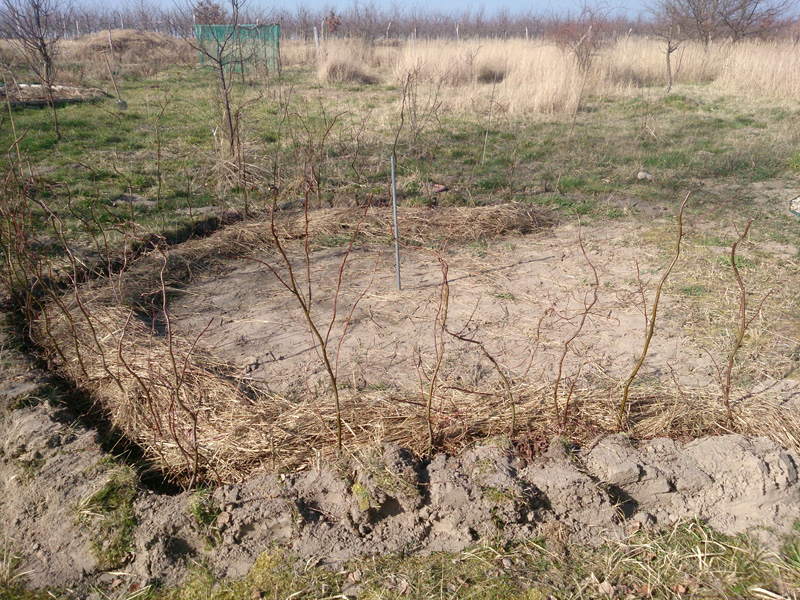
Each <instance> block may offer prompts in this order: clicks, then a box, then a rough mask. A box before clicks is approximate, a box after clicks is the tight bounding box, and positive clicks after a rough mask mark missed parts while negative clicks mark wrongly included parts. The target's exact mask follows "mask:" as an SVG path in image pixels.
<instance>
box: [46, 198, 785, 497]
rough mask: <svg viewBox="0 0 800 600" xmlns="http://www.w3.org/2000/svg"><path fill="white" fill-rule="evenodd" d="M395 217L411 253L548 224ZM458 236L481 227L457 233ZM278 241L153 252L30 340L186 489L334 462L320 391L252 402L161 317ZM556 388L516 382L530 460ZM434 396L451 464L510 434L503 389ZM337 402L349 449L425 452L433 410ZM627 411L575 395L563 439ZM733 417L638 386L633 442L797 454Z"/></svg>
mask: <svg viewBox="0 0 800 600" xmlns="http://www.w3.org/2000/svg"><path fill="white" fill-rule="evenodd" d="M362 210H363V209H358V208H355V209H328V210H320V211H314V212H312V213H310V215H309V221H308V225H307V231H306V220H305V217H304V216H303V215H302V214H297V213H296V212H294V213H288V214H283V215H281V216H280V218H279V220H278V223H277V231H278V234H279V235H280V236H281V238H283V239H286V240H290V239H300V238H303V237H304V236H305V235H306V232H307V234H308V236H309V237H310V238H312V239H317V240H318V239H321V238H325V237H334V238H336V237H338V236H341V235H343V234H350V235H351V234H352V229H351V228H348V227H347V224H348V223H353V222H355V219H356V218H357V215H358V213H361V212H362ZM389 215H390V211H389V209H388V208H373V209H371V210H370V211H369V212H368V217H367V219H366V221H365V222H364V224H363V225H362V229H361V233H360V235H362V241H364V242H365V243H370V242H372V243H376V242H377V243H380V242H386V241H387V240H388V220H389ZM401 216H402V222H403V229H404V231H406V232H407V233H408V239H409V240H412V242H414V243H419V244H430V243H432V242H435V241H437V240H440V239H441V237H442V236H443V235H444V234H445V233H447V232H451V233H452V234H453V235H454V236H455V235H456V233H459V232H460V237H459V236H456V237H458V241H462V242H464V241H469V240H474V239H481V238H483V237H496V236H497V235H500V234H502V233H504V232H508V231H514V232H520V231H522V232H524V231H528V230H531V229H534V228H541V227H543V226H546V225H547V224H548V222H547V221H546V220H545V219H542V218H541V217H539V216H538V215H537V214H535V213H531V212H529V210H523V209H521V208H520V207H518V206H516V205H507V206H494V207H479V208H448V209H437V210H431V209H428V208H407V209H404V210H403V211H402V212H401ZM464 222H469V223H470V224H471V227H470V228H463V227H458V225H459V224H463V223H464ZM270 235H271V234H270V233H269V227H268V226H267V225H265V223H264V222H250V223H244V224H239V225H234V226H230V227H228V228H226V229H224V230H222V231H220V232H218V233H217V234H214V235H213V236H211V237H209V238H206V239H203V240H194V241H191V242H188V243H185V244H183V245H181V246H179V247H177V248H175V249H174V250H171V251H165V252H163V253H162V252H159V251H153V252H151V253H149V254H147V255H145V256H143V257H142V258H141V259H139V260H138V261H136V262H135V263H133V264H132V265H131V266H130V267H129V268H128V269H127V270H126V271H125V272H124V273H123V275H122V276H120V277H118V278H114V279H113V280H111V281H109V280H106V281H99V282H96V283H94V284H91V285H88V284H87V285H85V286H83V287H82V288H81V289H80V293H79V295H76V294H75V293H73V292H71V293H69V294H67V295H65V296H64V297H63V298H62V300H61V301H60V306H57V305H56V304H54V303H51V304H50V305H49V309H48V310H47V311H46V312H45V314H44V315H43V317H42V318H41V319H40V320H39V322H38V324H37V328H36V336H35V337H36V338H37V342H38V343H39V344H40V345H42V346H43V347H45V348H47V349H48V352H49V358H50V361H51V363H52V364H53V365H54V367H55V368H56V369H58V370H59V371H60V372H61V373H62V374H63V375H64V376H66V377H68V378H70V379H71V380H73V381H75V382H76V383H77V385H78V386H79V387H80V388H82V389H84V390H86V391H87V392H89V393H90V394H91V395H92V397H93V398H95V400H96V401H98V402H99V403H100V404H101V405H102V407H103V409H104V410H105V411H106V412H107V413H108V415H109V418H110V420H111V421H112V423H113V424H114V425H115V426H116V427H118V428H119V430H120V431H122V432H123V433H124V434H125V435H126V436H127V437H129V438H130V439H132V440H135V441H136V442H137V443H138V444H139V445H141V446H142V447H143V448H144V449H145V450H146V452H147V453H148V455H149V456H150V457H151V458H152V459H153V460H154V461H156V462H158V463H160V465H161V466H162V468H163V469H164V470H165V471H167V472H168V473H169V474H170V475H171V476H172V477H174V478H175V479H178V480H183V481H187V480H189V479H191V477H192V474H193V473H194V472H195V470H196V471H197V474H198V475H199V476H200V477H202V478H204V479H208V480H212V481H214V480H222V481H227V482H231V481H239V480H242V479H244V478H246V477H248V476H250V475H252V474H253V473H254V472H257V471H261V470H275V469H292V470H294V469H304V468H308V467H310V466H312V465H314V464H315V462H316V461H318V460H319V459H320V458H321V457H324V456H329V455H332V454H334V453H335V447H336V435H335V432H334V429H335V423H336V419H335V408H334V403H333V400H332V398H331V397H330V395H329V394H328V393H327V392H326V391H325V390H324V389H317V390H316V391H314V392H313V393H312V392H311V391H309V394H308V397H305V398H303V399H299V400H298V399H289V398H284V397H279V396H275V395H270V394H266V393H263V392H261V391H259V390H256V389H253V388H251V387H250V386H249V385H248V384H247V383H246V381H244V380H242V379H239V378H238V377H237V376H236V375H235V373H234V371H233V369H232V368H229V367H228V366H227V365H225V364H222V363H221V361H220V360H219V359H218V358H217V357H215V356H213V355H212V354H211V353H210V351H204V350H200V349H199V348H196V347H195V346H194V342H195V340H193V339H185V338H180V337H177V336H170V332H169V328H168V327H167V326H168V322H167V321H166V318H165V315H164V313H163V312H162V310H161V307H162V301H163V297H162V291H163V290H167V291H171V290H173V289H175V288H176V287H179V286H180V285H182V284H183V283H185V282H187V281H189V280H190V279H191V278H192V277H194V276H195V275H196V274H197V273H198V272H201V271H202V270H204V269H209V268H214V267H215V266H218V265H220V264H222V263H223V262H224V261H227V260H230V259H232V258H236V257H239V256H245V255H247V254H249V253H251V252H254V251H256V250H264V249H267V250H269V248H270V247H271V239H270ZM451 239H452V238H451ZM162 278H163V282H164V283H163V287H162V284H161V281H162ZM78 300H80V302H78ZM128 306H133V307H135V308H127V307H128ZM167 314H168V313H167ZM475 351H476V352H477V350H475ZM552 384H553V382H547V381H538V382H533V383H532V382H529V381H518V382H516V384H515V386H514V389H513V392H514V397H515V398H516V399H517V400H516V403H515V407H516V430H517V431H518V432H523V433H522V434H521V435H519V436H518V439H517V442H518V443H519V445H520V447H521V448H522V449H525V448H529V447H531V445H535V441H536V440H537V439H539V438H542V439H544V438H549V437H550V436H551V435H552V433H553V432H554V431H561V430H562V428H563V425H562V424H561V423H558V422H556V420H555V419H554V416H553V410H552V398H551V390H552ZM438 390H439V391H438V393H437V395H436V397H435V401H434V404H433V407H432V408H433V428H434V432H435V438H436V440H437V443H438V445H440V446H441V447H443V448H445V449H447V450H449V451H453V452H455V451H458V450H459V449H461V448H463V447H465V446H466V445H469V444H470V443H472V442H474V441H475V440H480V439H485V438H487V437H494V436H504V435H508V433H509V431H510V429H511V418H512V417H511V407H510V406H509V404H508V400H507V394H506V390H504V389H503V388H502V387H500V386H499V385H498V384H497V382H494V383H486V384H483V385H482V386H480V389H475V390H469V391H467V390H464V389H463V386H462V384H460V383H459V382H457V381H448V380H447V379H444V380H442V381H440V382H439V386H438ZM340 395H341V400H342V418H343V422H344V439H343V442H344V447H345V449H346V451H348V452H354V451H358V450H360V449H362V448H365V447H370V446H373V445H375V444H381V443H387V442H395V443H398V444H400V445H402V446H404V447H408V448H410V449H412V450H413V451H415V452H417V453H419V454H424V453H425V452H427V451H428V449H429V438H428V424H427V421H426V417H425V413H426V410H425V409H426V406H425V404H426V403H425V401H424V400H422V398H421V397H420V396H419V395H408V394H406V395H398V393H391V392H389V391H385V390H377V391H355V390H342V391H341V393H340ZM740 395H741V394H740ZM619 397H620V390H619V385H618V383H617V382H614V381H611V380H603V381H596V380H595V381H591V380H589V379H587V380H582V381H580V382H579V384H578V385H577V386H576V388H575V390H574V394H573V396H572V399H571V403H570V406H571V410H570V413H569V419H568V423H567V426H566V429H565V430H564V431H565V432H566V433H568V434H569V435H572V436H573V437H574V439H575V441H578V442H586V441H589V440H590V439H591V438H593V437H594V436H596V435H598V434H601V433H607V432H611V431H614V429H615V427H616V413H617V406H618V401H619ZM734 416H735V420H734V423H733V425H732V427H731V428H730V429H726V428H724V426H723V424H724V423H725V419H726V415H725V409H724V407H723V406H722V404H721V402H720V401H719V395H718V394H713V393H709V391H708V390H705V389H688V388H684V389H677V390H676V389H672V388H670V389H668V388H664V387H659V386H656V385H653V384H652V383H644V384H643V385H642V386H640V387H639V388H637V389H636V390H633V391H632V399H631V404H630V411H629V429H628V430H629V433H630V434H631V435H633V436H635V437H642V438H649V437H656V436H673V437H675V436H678V437H680V436H692V437H694V436H699V435H704V434H710V433H723V432H725V431H729V430H732V431H737V432H741V433H746V434H751V435H767V436H769V437H771V438H772V439H775V440H777V441H779V442H780V443H782V444H784V445H785V446H788V447H792V448H798V447H800V418H798V417H797V416H796V415H794V414H792V413H791V412H790V411H788V410H786V409H785V408H784V407H781V406H778V405H775V404H773V403H771V402H770V401H769V400H768V398H767V397H766V394H765V395H764V397H763V398H762V397H759V398H749V399H748V401H747V402H740V403H739V404H737V405H736V406H735V411H734Z"/></svg>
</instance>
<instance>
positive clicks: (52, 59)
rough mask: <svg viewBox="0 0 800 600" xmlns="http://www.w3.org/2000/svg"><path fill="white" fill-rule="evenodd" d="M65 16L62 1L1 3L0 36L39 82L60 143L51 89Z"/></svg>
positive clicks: (4, 0) (7, 0)
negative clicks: (50, 111) (51, 113)
mask: <svg viewBox="0 0 800 600" xmlns="http://www.w3.org/2000/svg"><path fill="white" fill-rule="evenodd" d="M68 12H70V7H69V5H68V3H67V2H62V1H61V0H2V3H0V35H2V36H3V39H5V40H6V42H7V43H8V45H9V46H11V48H13V50H14V52H16V53H17V54H18V55H19V56H21V57H22V59H23V60H24V61H25V62H26V63H27V65H28V68H30V70H31V71H32V72H33V74H34V75H35V76H36V77H37V79H39V82H40V83H41V85H42V88H43V89H44V92H45V94H46V96H47V102H48V104H49V105H50V108H51V109H52V111H53V126H54V129H55V132H56V138H57V139H59V140H60V139H61V133H60V131H59V129H58V112H57V111H56V104H55V100H54V97H53V86H54V85H55V82H56V74H57V68H56V67H57V58H58V51H59V43H60V42H61V38H63V37H64V34H65V28H66V23H67V19H66V18H65V17H64V15H65V13H68Z"/></svg>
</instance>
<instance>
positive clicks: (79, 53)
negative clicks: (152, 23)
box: [64, 29, 197, 76]
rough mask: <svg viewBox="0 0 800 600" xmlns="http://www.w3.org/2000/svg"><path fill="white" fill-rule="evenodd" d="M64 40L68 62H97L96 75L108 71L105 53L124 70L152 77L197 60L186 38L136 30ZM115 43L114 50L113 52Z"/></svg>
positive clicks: (117, 30)
mask: <svg viewBox="0 0 800 600" xmlns="http://www.w3.org/2000/svg"><path fill="white" fill-rule="evenodd" d="M110 38H111V39H110V41H109V32H108V31H103V32H100V33H95V34H92V35H87V36H83V37H81V38H78V39H75V40H67V41H65V42H64V55H65V56H64V58H65V59H66V60H67V61H83V62H84V63H85V64H88V65H94V67H95V68H94V71H96V74H97V75H100V74H102V73H104V72H105V69H106V66H105V62H104V59H103V53H104V52H107V53H108V54H109V59H111V60H112V61H114V64H115V65H116V66H117V68H118V69H119V70H120V71H121V72H122V73H138V74H141V75H145V76H151V75H153V74H155V73H157V72H158V71H161V70H163V69H165V68H167V67H169V66H171V65H175V64H186V63H193V62H196V61H197V53H196V52H195V50H194V49H193V48H192V47H191V46H190V45H189V44H188V43H187V42H186V40H183V39H180V38H175V37H172V36H167V35H159V34H156V33H151V32H147V31H138V30H135V29H114V30H112V31H111V32H110ZM112 46H113V52H111V49H112Z"/></svg>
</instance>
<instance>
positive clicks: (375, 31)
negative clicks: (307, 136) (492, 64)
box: [0, 0, 800, 44]
mask: <svg viewBox="0 0 800 600" xmlns="http://www.w3.org/2000/svg"><path fill="white" fill-rule="evenodd" d="M797 2H798V0H653V3H652V4H651V5H650V7H649V9H648V10H647V11H645V12H644V13H643V14H642V15H640V16H639V17H636V18H631V17H628V16H624V15H622V14H621V13H619V12H614V11H611V10H607V9H605V8H604V7H603V5H601V4H599V2H598V3H597V4H594V5H592V4H590V3H587V4H585V5H584V6H583V8H581V9H578V10H576V11H573V12H571V13H558V14H557V13H536V12H532V11H528V12H511V11H510V10H508V9H500V10H498V11H496V12H492V13H488V12H487V11H486V10H485V9H484V8H483V7H479V8H466V9H463V10H461V11H454V12H445V11H441V10H438V9H422V8H419V7H411V8H400V7H398V6H397V5H395V6H393V7H391V8H382V7H378V6H377V5H375V4H374V3H373V2H370V1H366V2H362V1H359V0H353V1H352V3H351V4H350V5H349V6H348V7H346V8H344V9H342V10H341V11H339V10H332V9H331V8H330V7H327V8H312V7H311V6H309V5H305V6H300V7H297V8H294V9H288V8H281V7H272V8H266V7H264V6H261V5H260V4H259V2H258V0H253V1H250V2H246V1H244V0H219V1H215V0H198V1H194V2H192V1H189V2H187V3H185V4H183V5H180V6H172V7H168V8H164V7H162V6H161V3H158V2H156V1H154V0H133V2H129V3H126V4H125V6H123V7H120V8H112V7H109V6H108V5H107V4H106V3H105V2H102V1H99V0H86V1H83V2H81V1H80V0H76V1H74V2H68V1H61V0H59V1H58V2H54V1H50V0H0V28H2V30H3V32H4V36H8V35H12V36H13V35H14V31H15V30H16V29H18V27H17V25H18V23H17V21H18V18H19V15H26V14H31V13H36V11H37V10H39V9H40V8H41V5H42V4H47V9H48V27H53V28H56V29H58V30H59V33H60V35H59V37H73V36H80V35H85V34H88V33H96V32H99V31H104V30H107V29H138V30H142V31H151V32H155V33H161V34H168V35H175V36H186V35H187V34H188V33H189V32H191V27H192V25H193V24H194V23H213V22H225V21H226V20H228V19H230V15H232V14H234V13H235V14H237V15H238V17H237V18H238V22H239V23H253V24H255V23H260V24H266V23H280V24H281V35H282V37H283V38H284V39H287V38H288V39H302V40H311V39H313V36H314V29H315V28H316V30H317V33H318V35H319V36H323V37H328V36H335V37H340V38H348V37H358V38H364V39H367V40H387V39H388V40H392V39H401V40H402V39H413V38H417V39H431V38H445V39H447V38H449V39H468V38H475V37H494V38H503V37H514V38H525V37H528V38H541V37H553V38H562V39H563V38H571V37H573V36H577V38H576V39H575V40H572V41H571V42H570V43H572V44H577V43H578V41H579V40H580V39H581V38H583V37H584V36H585V35H586V34H587V30H588V28H589V27H591V32H589V35H590V36H591V37H592V38H593V39H594V40H598V39H601V38H605V39H608V38H610V37H616V36H620V35H630V34H644V35H653V34H656V35H659V36H664V35H667V36H669V37H670V38H675V39H681V40H687V39H696V40H699V41H702V42H703V43H706V44H709V43H713V42H714V41H716V40H733V41H736V40H740V39H743V38H747V37H762V38H773V37H777V36H792V37H794V38H795V41H796V42H797V41H800V28H798V13H797ZM37 7H38V8H37Z"/></svg>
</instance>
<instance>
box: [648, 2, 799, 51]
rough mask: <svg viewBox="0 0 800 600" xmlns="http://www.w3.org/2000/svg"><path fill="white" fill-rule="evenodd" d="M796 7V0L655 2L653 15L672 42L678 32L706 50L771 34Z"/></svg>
mask: <svg viewBox="0 0 800 600" xmlns="http://www.w3.org/2000/svg"><path fill="white" fill-rule="evenodd" d="M797 6H798V0H658V1H657V2H656V4H655V6H654V8H653V10H652V12H653V13H654V15H655V16H656V19H657V20H658V21H661V22H662V23H663V24H664V25H665V26H667V27H670V28H671V29H672V34H670V37H671V38H672V39H673V40H674V39H676V37H675V35H674V34H675V32H677V31H680V32H681V35H682V36H683V37H684V39H688V38H694V39H696V40H699V41H700V42H702V43H703V44H704V45H706V46H709V45H710V44H711V42H712V41H713V40H714V39H716V38H725V39H729V40H731V41H733V42H737V41H739V40H742V39H744V38H747V37H752V36H763V35H765V34H771V33H773V32H775V31H777V30H778V29H779V27H780V25H781V20H782V19H783V18H784V17H786V16H787V15H790V14H792V13H793V11H794V10H795V9H796V8H797ZM661 37H662V38H663V34H662V36H661Z"/></svg>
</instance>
